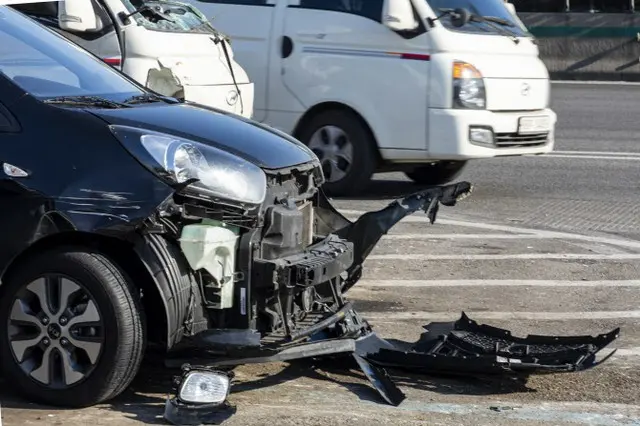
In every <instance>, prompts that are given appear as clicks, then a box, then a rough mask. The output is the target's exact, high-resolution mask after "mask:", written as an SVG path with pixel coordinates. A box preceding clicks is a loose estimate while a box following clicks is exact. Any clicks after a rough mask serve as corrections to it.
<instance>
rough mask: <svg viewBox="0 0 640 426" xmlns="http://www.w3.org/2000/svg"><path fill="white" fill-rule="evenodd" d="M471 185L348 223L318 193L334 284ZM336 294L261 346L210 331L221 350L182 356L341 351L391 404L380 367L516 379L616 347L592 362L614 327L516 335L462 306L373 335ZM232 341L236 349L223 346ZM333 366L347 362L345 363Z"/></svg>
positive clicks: (393, 397) (581, 363)
mask: <svg viewBox="0 0 640 426" xmlns="http://www.w3.org/2000/svg"><path fill="white" fill-rule="evenodd" d="M472 189H473V187H472V185H471V184H470V183H468V182H459V183H455V184H451V185H446V186H438V187H432V188H427V189H424V190H421V191H419V192H416V193H414V194H411V195H409V196H407V197H405V198H403V199H400V200H396V201H394V202H392V203H390V204H389V205H388V206H387V207H385V208H383V209H381V210H378V211H374V212H368V213H366V214H364V215H362V216H361V217H360V218H358V220H356V221H355V222H351V221H349V220H348V219H346V218H345V217H344V216H342V215H340V213H338V212H337V211H336V210H335V209H334V208H333V206H332V205H331V204H330V203H329V202H328V201H327V200H326V199H325V198H321V199H320V203H319V205H318V211H319V212H320V214H319V220H322V221H324V222H325V223H326V224H327V225H330V226H331V227H332V228H334V229H336V234H337V235H338V236H339V237H341V238H344V239H346V240H348V241H349V242H350V243H352V244H353V262H352V265H351V267H349V268H348V269H347V272H348V274H347V277H346V278H345V279H344V280H342V282H341V284H340V288H339V289H340V290H341V292H342V293H344V292H346V291H347V290H348V289H349V288H351V287H352V286H353V285H355V284H356V283H357V281H358V280H359V278H360V276H361V265H362V263H363V262H364V260H365V259H366V257H367V256H368V255H369V253H370V252H371V251H372V250H373V248H374V247H375V245H376V244H377V243H378V241H379V240H380V238H381V237H382V236H383V235H384V234H386V233H387V232H388V231H389V229H391V228H392V227H393V226H394V225H395V224H396V223H398V222H399V221H400V220H402V219H403V218H404V217H406V216H408V215H410V214H413V213H415V212H417V211H423V212H424V213H426V214H427V216H428V218H429V220H430V222H431V223H434V222H435V220H436V215H437V213H438V208H439V205H440V204H443V205H445V206H455V205H456V203H457V202H458V201H460V200H461V199H463V198H466V197H467V196H469V195H470V193H471V192H472ZM323 200H324V202H323ZM339 300H340V301H341V303H339V304H338V308H337V309H336V311H335V312H333V313H332V314H328V315H327V317H326V318H324V319H322V320H321V321H318V322H316V323H314V324H313V325H312V326H310V327H308V328H307V329H303V330H300V331H297V332H296V333H295V334H292V335H290V336H287V337H286V338H284V339H282V340H281V341H278V342H273V343H271V344H264V343H263V342H261V341H260V339H259V337H256V336H255V334H253V333H252V332H251V331H250V330H246V332H243V331H236V332H234V333H228V332H226V331H223V330H221V331H219V332H215V336H213V335H210V336H209V338H210V339H213V340H216V341H217V342H218V343H219V344H220V345H221V346H224V347H226V349H227V350H228V352H227V355H225V356H219V355H218V356H215V355H212V354H210V353H209V354H205V356H204V357H202V358H201V359H200V358H194V357H193V356H192V355H193V353H190V354H189V355H190V356H189V357H188V361H187V362H189V363H190V364H191V365H192V366H193V365H196V364H200V365H202V366H206V368H213V367H215V368H232V367H234V366H238V365H242V364H250V363H266V362H279V361H291V360H295V359H302V358H321V357H347V358H351V359H352V360H354V361H355V364H353V363H352V365H357V366H358V367H359V368H360V369H361V370H362V371H363V373H364V374H365V375H366V377H367V378H368V379H369V381H370V382H371V384H372V385H373V387H374V388H375V389H376V390H377V391H378V393H379V394H380V396H381V398H382V399H383V400H384V401H385V402H386V403H388V404H391V405H394V406H397V405H399V404H400V403H401V402H402V401H403V400H404V399H405V395H404V393H403V392H402V391H401V390H400V389H399V388H398V387H397V386H396V385H395V384H394V382H393V380H392V379H391V378H390V376H389V375H388V374H387V372H386V370H385V369H386V368H394V369H401V370H408V371H410V372H413V373H417V374H429V373H446V374H454V375H464V376H487V375H510V376H515V377H518V378H520V379H523V378H525V379H526V378H527V377H528V376H529V375H531V374H544V373H564V372H577V371H582V370H587V369H590V368H593V367H595V366H597V365H599V364H601V363H602V362H604V361H606V360H607V359H608V358H609V357H611V355H613V353H615V351H614V352H612V353H611V354H610V355H609V356H608V357H606V358H605V359H603V360H601V361H599V362H598V361H597V360H596V354H597V353H598V352H599V351H600V350H602V349H603V348H605V347H606V346H607V345H609V344H610V343H611V342H613V341H614V340H615V339H617V338H618V337H619V333H620V329H619V328H618V329H615V330H613V331H611V332H609V333H605V334H601V335H598V336H541V335H529V336H526V337H515V336H513V335H512V334H511V332H510V331H509V330H504V329H500V328H495V327H492V326H489V325H481V324H478V323H477V322H475V321H474V320H472V319H471V318H469V317H468V316H467V315H466V314H465V313H464V312H463V313H462V315H461V317H460V318H459V319H458V320H457V321H453V322H432V323H430V324H427V325H425V326H424V329H425V332H424V333H422V335H421V336H420V337H419V338H418V339H417V340H416V341H415V342H405V341H399V340H392V339H384V338H382V337H380V336H378V335H377V334H376V333H375V332H374V331H373V329H372V328H371V326H370V325H369V323H368V322H367V321H366V320H365V319H363V318H362V317H361V316H360V315H359V314H358V312H357V311H356V310H355V309H354V307H353V305H352V304H351V303H350V302H348V301H346V300H345V299H344V298H342V297H340V298H339ZM233 346H235V347H236V348H237V349H238V350H235V351H234V350H230V349H229V348H230V347H233ZM182 362H184V361H182ZM182 362H181V361H180V360H178V359H174V360H168V365H173V366H178V365H181V364H182ZM336 365H345V366H348V365H349V363H347V362H339V363H336ZM190 368H193V367H190ZM347 368H348V367H347Z"/></svg>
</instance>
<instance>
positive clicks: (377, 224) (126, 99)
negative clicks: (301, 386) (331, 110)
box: [0, 7, 619, 417]
mask: <svg viewBox="0 0 640 426" xmlns="http://www.w3.org/2000/svg"><path fill="white" fill-rule="evenodd" d="M0 147H1V148H0V153H1V155H0V161H1V162H2V173H3V176H2V196H3V203H4V204H3V209H2V221H1V222H0V224H1V225H0V226H2V229H3V231H2V235H3V238H4V241H3V246H2V249H1V250H0V255H1V256H0V270H1V273H2V275H1V281H2V285H0V323H1V324H0V357H1V362H2V368H3V376H4V378H5V380H7V381H8V382H9V383H11V384H12V385H14V386H15V387H16V388H17V389H19V390H21V391H22V392H23V394H24V395H25V396H26V397H27V398H29V399H31V400H34V401H39V402H44V403H48V404H53V405H59V406H76V407H81V406H89V405H93V404H97V403H100V402H103V401H106V400H108V399H110V398H113V397H115V396H116V395H118V394H120V393H122V392H123V391H124V390H125V389H126V388H127V387H128V386H129V384H130V383H131V381H132V379H133V378H134V376H135V375H136V374H137V372H138V369H139V367H140V364H141V360H142V357H143V355H144V353H145V350H146V348H148V347H150V346H151V345H153V346H155V347H160V348H161V349H162V350H163V351H166V353H168V354H169V355H167V362H171V361H172V360H173V362H174V363H175V365H177V366H180V365H182V364H183V363H187V364H188V366H185V368H184V373H183V375H182V376H181V377H180V380H179V386H178V389H177V390H176V397H175V398H173V399H172V400H171V404H170V405H169V404H168V409H167V410H168V411H167V413H168V414H167V416H168V417H171V416H174V417H178V416H179V414H180V413H181V412H185V410H186V409H187V408H189V407H192V406H198V407H205V409H206V410H208V411H207V412H210V411H211V410H212V407H216V406H219V405H220V404H222V403H223V402H224V400H225V399H226V396H227V394H228V392H229V380H230V378H231V373H230V371H231V370H232V368H233V367H234V366H237V365H241V364H246V363H256V362H270V361H283V360H292V359H298V358H310V357H323V356H345V357H350V358H351V359H355V361H357V365H359V366H360V368H362V370H363V371H364V372H365V374H366V375H367V377H368V378H369V379H370V380H371V382H372V384H373V385H374V386H375V387H376V389H377V390H378V391H379V392H380V394H381V397H382V398H383V399H384V400H385V401H386V402H388V403H390V404H393V405H397V404H399V403H400V402H401V401H402V399H403V398H404V395H403V394H402V392H401V391H400V390H399V389H398V388H396V387H395V386H394V384H393V383H392V382H391V380H390V379H389V377H388V376H387V375H386V373H385V370H384V369H385V368H386V367H393V368H405V369H409V370H412V371H416V372H433V371H438V372H450V373H454V374H476V373H478V374H514V375H528V374H532V373H545V372H570V371H579V370H584V369H587V368H591V367H593V366H595V365H597V364H598V361H597V360H596V353H597V352H598V351H600V350H601V349H602V348H604V347H605V346H607V345H608V344H609V343H611V342H612V341H613V340H615V339H616V338H617V337H618V332H619V330H613V331H611V332H609V333H606V334H602V335H599V336H593V337H592V336H575V337H555V336H528V337H524V338H518V337H514V336H511V335H510V333H509V332H508V331H506V330H501V329H497V328H493V327H490V326H486V325H480V324H477V323H476V322H474V321H473V320H472V319H470V318H468V317H467V316H466V315H464V314H463V315H462V317H461V318H460V319H459V320H458V321H455V322H451V323H432V324H429V325H427V326H425V328H426V331H425V333H424V334H423V335H422V336H420V338H419V339H418V340H417V341H416V342H398V341H391V340H385V339H383V338H381V337H379V336H377V335H376V334H375V333H374V332H373V330H372V328H371V326H370V325H369V324H368V323H367V321H366V320H365V319H364V318H362V317H361V316H360V315H359V314H358V313H357V311H356V310H355V309H354V306H352V305H351V303H350V302H349V301H348V300H347V299H346V296H345V293H347V291H348V290H349V289H350V288H351V287H352V286H353V285H355V284H356V283H357V282H358V280H359V278H360V277H361V275H362V268H363V264H364V262H365V260H366V258H367V256H368V254H369V253H370V252H371V250H372V249H373V248H374V247H375V245H376V243H377V242H378V241H379V239H380V238H381V237H382V236H383V235H384V234H385V233H386V232H387V231H388V230H389V229H390V228H391V227H392V226H393V225H394V224H396V223H397V222H398V221H400V220H401V219H402V218H403V217H405V216H407V215H409V214H412V213H414V212H419V211H421V212H425V213H426V214H427V215H429V217H430V219H431V221H433V220H435V216H436V213H437V211H438V207H439V205H441V204H442V205H445V206H453V205H455V204H456V202H457V201H458V200H460V199H461V198H463V197H465V196H467V195H468V194H469V193H470V192H471V189H472V188H471V185H470V184H469V183H467V182H459V183H455V184H452V185H447V186H438V187H432V188H426V189H423V190H420V191H417V192H416V193H414V194H411V195H409V196H407V197H405V198H402V199H400V200H397V201H395V202H393V203H391V204H389V205H388V206H387V207H386V208H384V209H382V210H379V211H374V212H369V213H366V214H365V215H363V216H361V217H360V218H359V219H358V220H356V221H350V220H348V219H347V218H345V217H344V216H342V215H341V214H340V213H339V212H338V211H337V210H336V209H335V208H334V207H333V206H332V204H331V202H330V201H329V200H328V199H327V197H326V196H325V195H324V193H323V191H322V184H323V182H324V178H323V173H322V169H321V166H320V163H319V161H318V159H317V157H316V156H315V155H314V154H313V153H312V152H311V151H310V150H309V149H308V148H306V147H305V146H304V145H302V144H301V143H300V142H298V141H297V140H295V139H293V138H291V137H290V136H287V135H285V134H283V133H281V132H279V131H277V130H274V129H272V128H269V127H266V126H264V125H261V124H259V123H256V122H253V121H250V120H246V119H243V118H241V117H237V116H232V115H229V114H225V113H222V112H219V111H215V110H212V109H210V108H205V107H202V106H199V105H193V104H189V103H184V102H179V101H177V100H175V99H172V98H167V97H162V96H159V95H157V94H154V93H152V92H150V91H149V90H147V89H145V88H144V87H141V86H140V85H139V84H137V83H135V82H134V81H132V80H131V79H129V78H128V77H126V76H125V75H123V74H121V73H119V72H118V71H116V70H114V69H113V68H111V67H109V66H108V65H106V64H104V63H103V62H102V61H100V59H98V58H97V57H95V56H93V55H91V54H90V53H88V52H86V51H85V50H83V49H80V48H79V47H78V46H76V45H74V44H73V43H71V42H70V41H68V40H67V39H65V38H63V37H62V36H60V35H58V34H56V33H54V32H52V31H50V30H48V29H46V28H44V27H42V26H41V25H39V24H37V23H36V22H34V21H32V20H30V19H29V18H27V17H25V16H24V15H21V14H20V13H19V12H16V11H14V10H11V9H8V8H6V7H0Z"/></svg>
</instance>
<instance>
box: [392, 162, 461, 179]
mask: <svg viewBox="0 0 640 426" xmlns="http://www.w3.org/2000/svg"><path fill="white" fill-rule="evenodd" d="M466 164H467V162H466V161H440V162H437V163H433V164H429V165H423V166H419V167H416V168H415V169H413V170H411V171H410V172H405V174H406V175H407V177H408V178H409V179H411V180H412V181H414V182H415V183H417V184H419V185H444V184H446V183H449V182H451V181H452V180H454V179H456V178H457V177H458V176H460V174H462V170H463V169H464V167H465V166H466Z"/></svg>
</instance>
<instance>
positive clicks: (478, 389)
mask: <svg viewBox="0 0 640 426" xmlns="http://www.w3.org/2000/svg"><path fill="white" fill-rule="evenodd" d="M178 373H179V371H178V370H169V369H166V368H164V367H163V366H162V364H161V363H160V362H158V361H156V360H152V361H151V362H148V361H145V363H144V365H143V367H142V369H141V371H140V373H139V374H138V376H137V377H136V379H135V380H134V382H133V384H132V385H131V386H130V388H129V389H128V390H127V391H126V392H125V393H123V394H122V395H120V396H119V397H117V398H115V399H114V400H112V401H110V402H109V403H108V404H102V405H100V406H98V407H96V408H97V409H98V410H99V411H104V410H109V411H115V412H118V413H122V414H123V416H124V417H126V418H128V419H132V420H137V421H140V422H142V423H144V424H167V423H166V421H165V420H164V419H163V412H164V403H165V401H166V397H167V396H168V394H169V392H170V391H171V382H172V379H173V377H174V376H175V375H176V374H178ZM388 373H389V375H390V376H391V377H392V379H393V380H394V382H395V383H396V384H397V385H398V386H399V387H400V388H401V389H403V390H405V391H406V390H407V388H413V389H418V390H423V391H429V392H436V393H440V394H446V395H474V396H484V395H487V396H488V395H504V394H510V393H525V392H535V390H532V389H530V388H528V387H527V386H526V384H525V383H523V382H522V381H514V380H512V379H500V378H487V379H471V378H461V377H436V376H426V375H414V374H409V373H404V372H401V371H395V370H389V371H388ZM302 377H305V378H309V379H313V380H317V381H319V382H326V383H332V384H337V385H340V386H341V387H343V388H344V389H346V390H347V391H349V392H351V393H353V394H355V395H357V396H358V397H359V398H360V400H362V401H367V402H374V403H380V404H385V403H384V401H383V400H382V398H381V397H380V396H379V395H378V393H377V392H376V391H375V390H374V388H373V387H372V386H371V385H370V384H369V382H368V381H367V379H366V377H365V376H364V374H363V373H362V372H361V371H360V370H359V368H358V367H357V364H356V363H355V362H353V359H352V358H351V357H341V358H330V359H324V360H322V359H320V360H299V361H296V362H292V363H289V364H285V365H284V368H282V370H280V371H279V372H278V373H276V374H257V375H256V376H253V378H252V379H251V380H248V381H239V382H237V383H235V384H234V386H233V388H232V398H233V395H238V394H244V393H247V392H252V391H258V390H261V389H265V388H269V387H275V386H277V385H280V384H283V383H286V382H289V381H293V380H296V379H299V378H302ZM254 378H255V379H254ZM320 386H322V385H321V384H320ZM7 388H8V385H7V384H6V383H4V382H3V381H2V379H0V401H2V407H3V408H4V409H12V408H13V409H22V410H31V411H35V410H38V411H41V412H42V415H41V417H40V416H39V418H41V419H42V420H44V421H46V420H47V417H48V416H49V415H50V414H53V415H55V417H56V418H58V419H61V418H62V417H63V416H64V413H65V412H77V411H78V410H66V409H59V408H55V407H50V406H42V405H38V404H33V403H29V402H27V401H25V400H24V399H22V398H20V397H18V396H15V394H14V393H13V392H11V391H8V390H7ZM301 392H302V390H301ZM272 402H273V401H272ZM60 424H63V423H60Z"/></svg>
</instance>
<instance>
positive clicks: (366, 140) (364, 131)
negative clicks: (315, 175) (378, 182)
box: [298, 109, 378, 196]
mask: <svg viewBox="0 0 640 426" xmlns="http://www.w3.org/2000/svg"><path fill="white" fill-rule="evenodd" d="M328 126H333V127H335V128H338V129H339V130H341V131H342V132H344V134H345V135H346V137H347V139H348V141H349V142H350V143H351V146H352V155H351V157H352V163H351V166H350V167H349V168H348V169H347V170H348V172H347V173H346V175H345V176H344V177H343V178H342V179H340V180H338V181H335V182H329V177H328V176H327V175H326V174H325V180H326V182H325V184H324V185H323V190H324V191H325V193H326V194H327V195H332V196H348V195H353V194H355V193H358V192H361V191H362V190H363V189H364V188H366V187H367V186H368V185H369V182H370V181H371V176H373V173H374V172H375V170H376V167H377V163H378V162H377V156H376V150H375V148H374V147H375V140H374V138H373V135H372V134H371V131H370V130H369V128H368V127H367V125H366V124H365V123H364V122H363V121H362V119H361V118H360V117H359V116H358V115H356V114H355V113H353V112H351V111H348V110H339V109H333V110H328V111H323V112H321V113H319V114H317V115H315V116H313V118H311V120H309V121H308V122H307V124H306V125H305V126H304V128H303V129H302V130H301V131H300V133H299V137H298V139H299V140H300V141H301V142H302V143H304V144H305V145H307V146H310V143H311V142H312V140H311V139H312V137H314V134H316V132H318V131H320V130H321V129H322V128H327V127H328ZM316 155H317V154H316ZM318 157H319V158H320V161H321V162H322V157H321V156H320V155H318ZM325 164H326V163H325Z"/></svg>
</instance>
